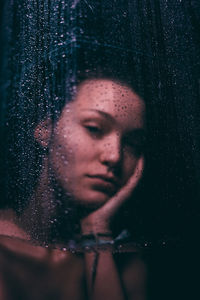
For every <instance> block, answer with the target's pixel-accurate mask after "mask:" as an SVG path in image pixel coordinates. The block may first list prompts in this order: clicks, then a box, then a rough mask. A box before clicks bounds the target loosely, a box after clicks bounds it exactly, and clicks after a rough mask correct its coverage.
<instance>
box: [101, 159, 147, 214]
mask: <svg viewBox="0 0 200 300" xmlns="http://www.w3.org/2000/svg"><path fill="white" fill-rule="evenodd" d="M143 170H144V157H143V156H142V157H141V158H140V159H139V160H138V163H137V165H136V167H135V170H134V174H133V175H132V176H131V177H130V179H129V180H128V182H127V184H126V185H125V186H124V187H123V188H121V189H120V190H119V192H118V193H117V194H116V195H114V196H113V197H112V198H111V199H110V200H109V201H108V202H107V203H106V204H105V205H104V206H103V207H102V208H101V209H100V210H101V211H102V213H103V215H104V217H107V218H109V217H110V216H111V215H113V214H115V212H116V211H117V210H118V209H119V207H120V206H121V205H122V204H123V202H124V201H125V200H126V199H127V198H129V197H130V196H131V194H132V192H133V190H134V189H135V188H136V186H137V185H138V182H139V181H140V179H141V177H142V173H143Z"/></svg>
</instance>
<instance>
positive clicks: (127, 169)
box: [123, 153, 139, 182]
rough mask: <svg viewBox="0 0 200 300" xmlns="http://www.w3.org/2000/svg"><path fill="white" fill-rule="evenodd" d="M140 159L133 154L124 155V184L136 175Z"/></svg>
mask: <svg viewBox="0 0 200 300" xmlns="http://www.w3.org/2000/svg"><path fill="white" fill-rule="evenodd" d="M138 159H139V158H138V157H136V156H134V155H132V154H128V153H126V154H125V155H124V172H123V173H124V174H123V175H124V176H123V177H124V182H127V180H128V179H129V178H130V177H131V176H132V175H133V174H134V171H135V168H136V165H137V162H138Z"/></svg>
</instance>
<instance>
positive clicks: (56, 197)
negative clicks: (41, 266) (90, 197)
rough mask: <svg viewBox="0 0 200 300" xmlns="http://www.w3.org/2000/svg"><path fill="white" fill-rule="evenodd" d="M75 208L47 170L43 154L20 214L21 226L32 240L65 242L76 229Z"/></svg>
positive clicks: (46, 159)
mask: <svg viewBox="0 0 200 300" xmlns="http://www.w3.org/2000/svg"><path fill="white" fill-rule="evenodd" d="M77 211H78V210H77V208H76V207H75V205H74V201H72V199H67V197H66V193H65V192H64V191H62V189H61V187H60V186H59V184H58V183H57V181H56V180H55V176H53V175H52V174H51V173H50V170H49V167H48V157H46V158H45V159H44V164H43V169H42V172H41V175H40V178H39V181H38V185H37V186H36V189H35V192H34V193H33V195H32V197H31V198H30V201H29V205H28V207H27V208H26V209H25V210H24V213H23V214H22V215H21V217H20V220H21V223H22V225H23V228H24V229H25V230H26V231H27V232H28V233H29V234H30V235H31V237H32V238H33V239H34V240H37V241H40V242H42V243H46V242H48V241H51V242H52V241H53V242H56V241H59V240H62V241H63V240H65V242H67V240H68V239H69V238H74V234H75V233H76V232H78V230H79V226H78V219H79V216H78V213H77Z"/></svg>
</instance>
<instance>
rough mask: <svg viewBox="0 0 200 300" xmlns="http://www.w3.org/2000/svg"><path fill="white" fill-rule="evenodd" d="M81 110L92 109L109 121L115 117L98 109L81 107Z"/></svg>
mask: <svg viewBox="0 0 200 300" xmlns="http://www.w3.org/2000/svg"><path fill="white" fill-rule="evenodd" d="M83 111H93V112H96V113H98V114H100V115H101V116H103V117H104V118H106V119H108V120H110V121H112V122H113V121H115V119H114V118H113V117H112V116H111V115H110V114H108V113H106V112H104V111H102V110H98V109H83Z"/></svg>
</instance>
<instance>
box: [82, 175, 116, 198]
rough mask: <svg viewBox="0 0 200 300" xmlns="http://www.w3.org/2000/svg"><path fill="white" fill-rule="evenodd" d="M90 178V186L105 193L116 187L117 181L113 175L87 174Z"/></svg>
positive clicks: (113, 191)
mask: <svg viewBox="0 0 200 300" xmlns="http://www.w3.org/2000/svg"><path fill="white" fill-rule="evenodd" d="M87 177H88V178H89V179H90V180H91V184H92V187H93V188H94V189H97V190H99V191H101V192H104V193H106V194H113V193H115V192H116V191H117V189H118V186H119V184H118V181H117V179H116V178H115V177H114V176H107V175H102V174H95V175H87Z"/></svg>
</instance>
